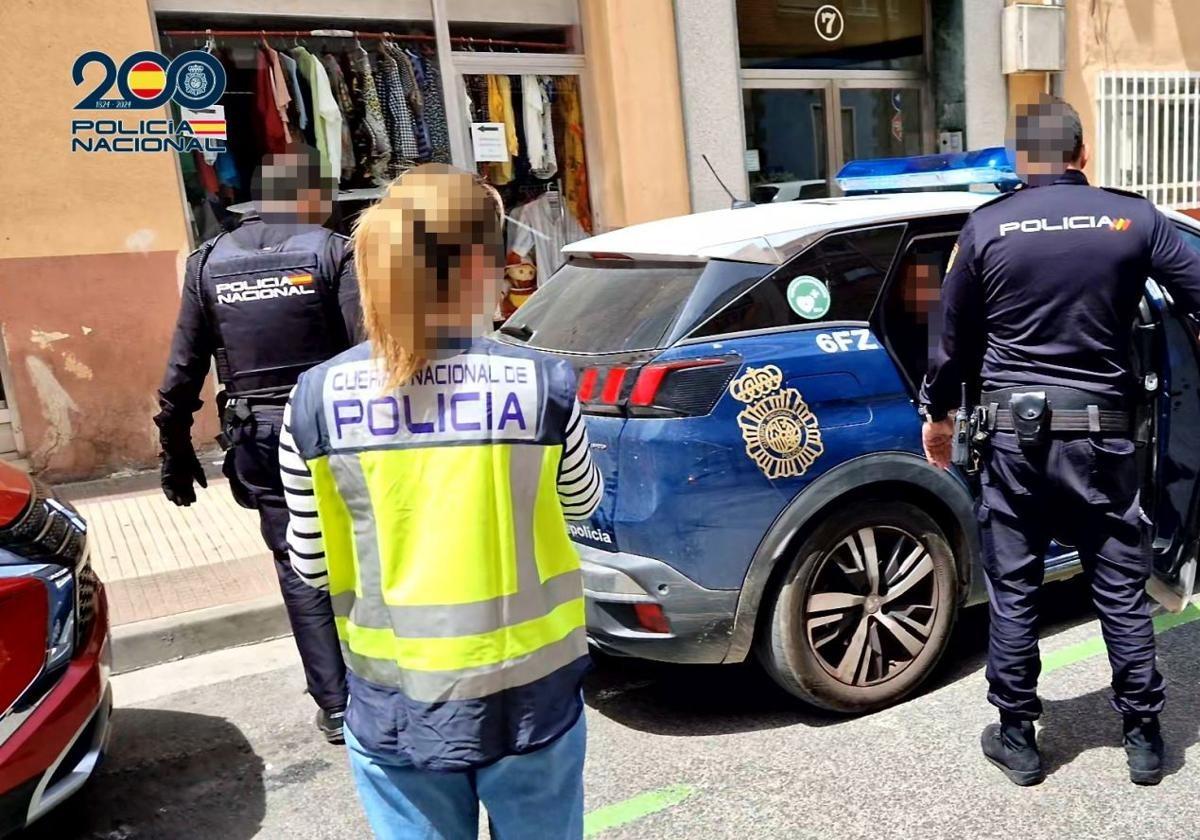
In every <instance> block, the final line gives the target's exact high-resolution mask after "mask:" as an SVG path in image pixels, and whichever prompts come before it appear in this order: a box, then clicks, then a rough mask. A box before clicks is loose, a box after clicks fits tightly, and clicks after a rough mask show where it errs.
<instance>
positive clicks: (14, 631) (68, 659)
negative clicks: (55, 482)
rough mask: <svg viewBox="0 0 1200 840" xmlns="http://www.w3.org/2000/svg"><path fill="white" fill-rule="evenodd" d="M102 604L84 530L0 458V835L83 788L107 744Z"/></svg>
mask: <svg viewBox="0 0 1200 840" xmlns="http://www.w3.org/2000/svg"><path fill="white" fill-rule="evenodd" d="M109 665H110V649H109V632H108V607H107V604H106V602H105V599H104V587H103V586H102V585H101V583H100V581H99V579H98V578H97V577H96V575H95V573H94V572H93V571H92V568H91V565H90V564H89V562H88V556H87V525H86V524H85V523H84V521H83V519H82V517H80V516H79V514H78V513H76V512H75V510H74V509H73V508H72V507H71V506H70V505H69V504H67V503H66V502H63V501H60V500H58V499H56V498H55V497H54V495H53V494H52V493H50V492H49V491H48V490H47V489H46V488H45V487H43V486H42V485H41V484H40V483H38V482H37V481H35V480H33V479H31V478H30V477H29V476H28V475H26V474H25V473H23V472H22V471H20V470H18V469H16V468H15V467H13V466H11V465H9V464H7V463H3V462H0V837H2V836H4V835H7V834H9V833H10V832H13V831H17V830H19V829H21V828H23V827H24V826H26V825H28V824H29V823H31V822H33V821H34V820H36V819H37V818H38V817H41V816H42V815H43V814H45V813H46V812H47V811H49V810H50V809H51V808H54V807H55V806H56V805H58V804H59V803H61V802H63V801H64V800H65V799H67V798H68V797H69V796H71V794H73V793H75V792H76V791H78V790H79V789H80V788H81V787H83V785H84V783H85V782H86V781H87V780H88V779H89V778H90V777H91V775H92V773H93V772H95V770H96V767H97V766H98V765H99V763H100V759H101V757H102V755H103V753H104V748H105V746H106V745H107V743H108V733H109V716H110V713H111V711H112V690H111V688H110V687H109V682H108V677H109Z"/></svg>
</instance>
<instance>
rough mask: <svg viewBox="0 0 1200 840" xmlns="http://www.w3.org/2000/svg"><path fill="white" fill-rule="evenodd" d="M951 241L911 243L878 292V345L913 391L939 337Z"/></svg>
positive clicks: (935, 239)
mask: <svg viewBox="0 0 1200 840" xmlns="http://www.w3.org/2000/svg"><path fill="white" fill-rule="evenodd" d="M957 239H958V237H957V236H956V235H955V234H953V233H946V234H939V235H935V236H923V237H919V238H916V239H913V240H911V241H910V242H909V244H908V248H907V249H906V250H905V252H904V256H903V257H902V258H901V259H900V263H899V265H898V267H897V269H896V273H895V275H894V276H893V278H892V280H891V282H890V283H889V284H888V287H887V289H886V291H884V293H883V301H882V302H881V304H880V321H881V324H880V326H881V332H882V334H883V340H884V343H886V344H887V346H888V349H889V350H891V351H892V355H893V356H895V358H896V361H897V363H898V364H899V365H900V369H901V370H902V371H904V373H905V375H906V376H907V377H908V380H909V383H910V384H911V385H912V386H913V387H914V388H916V387H917V386H918V385H920V384H921V380H922V379H924V378H925V371H926V370H928V368H929V357H930V355H931V354H932V352H933V349H934V346H935V345H936V344H937V342H938V341H939V340H940V338H941V318H942V306H941V299H942V281H943V280H944V279H945V275H946V268H947V264H948V263H949V261H950V252H951V251H952V250H953V248H954V243H955V242H956V241H957Z"/></svg>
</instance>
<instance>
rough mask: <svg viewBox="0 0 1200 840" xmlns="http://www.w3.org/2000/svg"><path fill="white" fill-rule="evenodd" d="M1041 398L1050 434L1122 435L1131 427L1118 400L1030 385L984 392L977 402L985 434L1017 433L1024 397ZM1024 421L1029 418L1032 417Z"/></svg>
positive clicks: (1064, 389) (1073, 390) (1128, 416)
mask: <svg viewBox="0 0 1200 840" xmlns="http://www.w3.org/2000/svg"><path fill="white" fill-rule="evenodd" d="M1038 397H1042V398H1044V405H1045V414H1046V418H1045V419H1046V421H1048V422H1045V424H1044V426H1043V429H1044V430H1047V431H1051V432H1088V433H1090V434H1098V433H1102V432H1111V433H1114V434H1125V433H1128V432H1130V430H1131V429H1132V427H1133V418H1132V415H1131V414H1130V412H1129V411H1127V410H1125V409H1124V408H1123V406H1122V403H1121V401H1119V400H1115V399H1112V398H1111V397H1104V396H1101V395H1099V394H1093V393H1089V392H1087V391H1080V390H1076V389H1074V388H1061V387H1054V386H1042V385H1031V386H1027V387H1023V388H1002V389H1000V390H998V391H986V392H984V394H983V397H982V400H981V402H982V403H983V405H984V406H985V407H986V408H987V414H988V419H987V424H988V427H989V431H996V432H1013V431H1016V432H1020V430H1021V425H1022V417H1020V416H1014V415H1019V414H1020V412H1021V410H1022V403H1023V399H1024V398H1034V399H1033V400H1032V402H1035V403H1036V401H1037V399H1036V398H1038ZM1028 419H1031V420H1032V419H1033V418H1032V417H1030V418H1028Z"/></svg>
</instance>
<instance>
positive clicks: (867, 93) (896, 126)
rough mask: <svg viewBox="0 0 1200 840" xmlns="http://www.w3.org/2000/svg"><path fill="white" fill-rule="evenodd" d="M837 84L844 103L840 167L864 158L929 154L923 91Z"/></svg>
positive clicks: (910, 88)
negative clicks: (923, 117)
mask: <svg viewBox="0 0 1200 840" xmlns="http://www.w3.org/2000/svg"><path fill="white" fill-rule="evenodd" d="M869 84H870V85H872V86H869V87H868V86H859V84H856V83H853V82H840V83H839V84H838V86H837V87H838V97H839V99H840V102H841V110H842V122H841V125H840V129H841V135H842V136H841V155H840V158H841V160H840V161H839V164H838V165H839V166H841V165H842V164H844V163H846V162H848V161H851V160H862V159H865V158H886V157H903V156H905V155H919V154H922V153H924V152H925V151H926V148H925V146H926V143H925V133H924V130H923V127H922V122H923V121H922V119H921V115H922V108H921V105H922V103H921V88H920V87H919V86H912V87H905V86H892V85H879V84H878V83H876V82H872V83H869Z"/></svg>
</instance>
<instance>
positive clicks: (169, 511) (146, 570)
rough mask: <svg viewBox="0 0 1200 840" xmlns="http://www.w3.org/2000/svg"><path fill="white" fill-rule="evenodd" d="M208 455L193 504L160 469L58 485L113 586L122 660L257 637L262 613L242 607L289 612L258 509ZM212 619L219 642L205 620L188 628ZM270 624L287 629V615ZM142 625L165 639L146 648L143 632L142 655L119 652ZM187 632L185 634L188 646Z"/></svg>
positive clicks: (143, 631) (144, 660) (141, 660)
mask: <svg viewBox="0 0 1200 840" xmlns="http://www.w3.org/2000/svg"><path fill="white" fill-rule="evenodd" d="M205 461H206V464H208V465H209V467H208V469H207V471H208V475H209V484H208V489H207V490H205V489H203V488H200V487H197V488H196V496H197V499H196V503H195V504H194V505H191V506H190V507H176V506H175V505H174V504H172V503H171V502H169V501H168V500H167V499H166V498H165V497H164V496H163V494H162V491H161V490H160V489H159V479H158V474H157V472H154V473H140V474H136V475H132V476H127V477H118V478H110V479H102V480H100V481H92V482H86V483H81V484H68V485H61V486H58V487H56V488H55V490H56V492H57V493H58V494H59V495H60V496H61V497H63V498H65V499H68V500H69V501H70V502H71V503H72V504H74V505H75V507H76V508H77V509H78V510H79V512H80V513H81V514H82V515H83V516H84V518H85V519H86V520H87V523H88V531H89V538H88V542H89V546H90V550H91V558H92V566H93V568H95V570H96V572H97V574H99V576H100V578H101V580H103V581H104V583H105V586H106V588H107V591H108V602H109V611H110V617H111V621H112V625H113V628H114V641H115V644H114V647H115V650H114V658H115V659H116V660H117V668H118V670H128V668H129V667H141V666H143V665H148V664H152V661H165V660H166V659H170V658H176V657H179V656H188V655H192V654H195V653H199V652H202V650H210V649H212V648H213V647H215V646H221V647H224V646H229V645H232V644H245V643H249V642H256V641H261V640H262V638H264V637H263V636H262V635H261V634H262V633H263V632H264V630H263V626H264V622H263V621H262V617H261V615H259V616H258V617H257V618H252V617H249V616H248V617H247V620H246V621H243V622H239V621H238V618H239V616H240V615H242V614H244V613H246V614H248V613H262V612H263V611H264V610H266V611H267V612H269V613H272V614H273V613H276V612H277V613H278V614H279V616H282V614H283V609H282V601H281V599H280V596H279V584H278V581H277V579H276V577H275V564H274V561H273V560H272V558H271V555H270V553H269V552H268V551H267V550H266V546H265V545H264V544H263V540H262V536H261V534H260V533H259V525H258V514H257V513H256V512H255V511H252V510H246V509H245V508H242V507H239V506H238V505H237V503H236V502H234V500H233V496H232V495H231V494H230V492H229V483H228V481H226V480H225V479H224V478H222V477H220V472H219V469H214V468H212V466H211V459H205ZM214 608H221V609H214ZM213 623H216V624H219V625H221V626H219V627H216V628H214V629H215V630H217V631H219V632H217V634H216V635H219V636H220V642H221V643H220V644H219V645H218V644H217V643H216V640H214V641H213V642H212V643H211V644H210V643H207V642H206V640H205V639H204V638H203V636H205V635H206V634H207V635H210V636H211V635H213V634H212V633H209V632H207V631H205V632H197V631H200V630H202V629H203V628H202V627H193V628H191V629H190V630H189V629H188V628H189V625H207V624H213ZM239 624H240V627H239ZM265 624H266V625H267V626H268V627H270V628H275V627H279V628H282V630H283V632H287V631H286V626H287V625H286V619H283V621H282V623H280V622H279V621H276V620H271V621H267V622H266V623H265ZM184 631H187V632H184ZM139 635H142V636H148V638H149V639H150V640H151V641H153V640H159V641H160V642H161V644H158V645H157V647H158V648H161V650H149V649H147V648H146V645H145V642H146V641H147V639H142V640H141V642H140V643H139V645H140V646H139V648H138V654H137V656H136V657H135V658H134V659H136V661H133V660H131V659H130V657H129V656H128V655H126V656H125V657H122V650H121V644H120V642H121V640H122V639H125V638H130V637H136V636H139ZM276 635H278V633H276ZM181 636H188V637H189V641H188V642H187V644H185V645H183V646H182V647H180V646H179V645H178V644H177V637H181ZM242 636H257V637H247V638H243V637H242ZM152 647H153V646H152ZM127 652H128V651H127ZM122 658H124V659H125V660H126V661H125V662H124V663H122V661H121V660H122ZM151 660H152V661H151Z"/></svg>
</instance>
